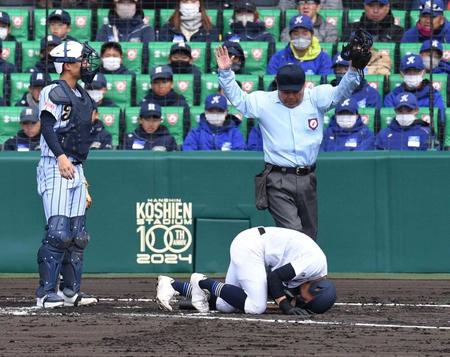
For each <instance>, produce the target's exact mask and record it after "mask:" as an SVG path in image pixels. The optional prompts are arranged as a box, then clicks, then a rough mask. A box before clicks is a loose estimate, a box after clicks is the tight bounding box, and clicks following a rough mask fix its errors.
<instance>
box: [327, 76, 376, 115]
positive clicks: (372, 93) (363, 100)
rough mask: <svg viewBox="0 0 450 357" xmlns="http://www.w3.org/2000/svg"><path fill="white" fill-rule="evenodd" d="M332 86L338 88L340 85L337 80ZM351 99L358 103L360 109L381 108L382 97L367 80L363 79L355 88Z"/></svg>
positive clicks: (332, 82)
mask: <svg viewBox="0 0 450 357" xmlns="http://www.w3.org/2000/svg"><path fill="white" fill-rule="evenodd" d="M330 84H331V85H332V86H333V87H336V86H337V85H338V84H339V83H338V81H337V80H336V79H333V80H332V81H331V82H330ZM351 98H352V99H354V100H355V101H356V102H357V103H358V107H359V108H377V109H380V108H381V104H382V102H381V96H380V93H379V92H378V91H377V90H376V89H375V88H373V87H371V86H370V85H369V83H368V82H367V80H365V79H363V80H362V82H361V84H360V85H359V86H358V87H356V88H355V90H354V91H353V93H352V95H351Z"/></svg>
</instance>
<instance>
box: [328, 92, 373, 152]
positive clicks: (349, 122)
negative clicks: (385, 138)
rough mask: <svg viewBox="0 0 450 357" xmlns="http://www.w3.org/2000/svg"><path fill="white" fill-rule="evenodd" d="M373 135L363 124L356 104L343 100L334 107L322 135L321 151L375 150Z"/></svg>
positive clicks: (350, 100)
mask: <svg viewBox="0 0 450 357" xmlns="http://www.w3.org/2000/svg"><path fill="white" fill-rule="evenodd" d="M374 144H375V135H374V133H373V132H372V130H370V129H369V128H368V127H367V125H366V124H364V123H363V121H362V118H361V116H360V115H359V113H358V103H357V102H356V101H355V100H354V99H351V98H348V99H345V100H344V101H343V102H342V103H340V104H339V105H338V106H337V107H336V111H335V115H334V116H333V117H332V118H331V120H330V124H329V125H328V128H326V129H325V131H324V133H323V140H322V144H321V145H320V150H321V151H365V150H373V149H374V148H375V146H374Z"/></svg>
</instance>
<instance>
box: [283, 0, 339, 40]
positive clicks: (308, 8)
mask: <svg viewBox="0 0 450 357" xmlns="http://www.w3.org/2000/svg"><path fill="white" fill-rule="evenodd" d="M322 2H323V1H321V0H296V1H295V3H296V6H297V10H298V12H299V14H300V15H306V16H309V17H310V18H311V20H312V21H313V24H314V36H316V37H317V39H318V40H319V41H320V42H336V41H337V40H338V30H337V27H336V25H335V24H332V23H328V22H327V21H326V19H325V18H324V17H323V16H322V15H320V13H319V12H320V9H321V8H322V4H321V3H322ZM281 41H283V42H288V41H290V37H289V27H285V28H284V29H283V31H282V32H281Z"/></svg>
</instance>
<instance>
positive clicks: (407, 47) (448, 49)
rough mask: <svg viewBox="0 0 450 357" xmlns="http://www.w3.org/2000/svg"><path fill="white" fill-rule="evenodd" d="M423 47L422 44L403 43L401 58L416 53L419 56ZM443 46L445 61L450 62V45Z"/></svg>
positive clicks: (401, 44) (444, 44) (401, 45)
mask: <svg viewBox="0 0 450 357" xmlns="http://www.w3.org/2000/svg"><path fill="white" fill-rule="evenodd" d="M421 46H422V43H420V42H419V43H416V42H401V43H400V58H401V57H403V56H404V55H406V54H407V53H415V54H419V52H420V47H421ZM442 46H443V47H444V53H443V59H444V60H445V61H449V60H450V43H443V44H442Z"/></svg>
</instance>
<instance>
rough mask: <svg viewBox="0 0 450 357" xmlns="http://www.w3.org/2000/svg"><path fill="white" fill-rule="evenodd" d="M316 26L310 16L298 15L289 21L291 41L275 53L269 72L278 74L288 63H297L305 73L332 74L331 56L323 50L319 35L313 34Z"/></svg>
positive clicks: (269, 65) (267, 71) (270, 62)
mask: <svg viewBox="0 0 450 357" xmlns="http://www.w3.org/2000/svg"><path fill="white" fill-rule="evenodd" d="M313 33H314V26H313V23H312V20H311V18H310V17H309V16H306V15H298V16H294V17H292V18H291V20H290V21H289V36H290V38H291V41H290V42H289V44H288V45H287V46H286V47H285V48H284V49H282V50H280V51H278V52H277V53H275V54H274V55H273V56H272V58H271V59H270V61H269V64H268V66H267V70H266V73H267V74H276V73H277V71H278V69H279V68H281V67H282V66H283V65H285V64H287V63H295V64H296V65H298V66H299V67H301V68H302V69H303V71H304V72H305V74H321V75H328V74H331V72H332V71H331V58H330V56H329V55H328V54H327V53H326V52H324V51H322V49H321V48H320V43H319V40H318V39H317V37H315V36H314V35H313Z"/></svg>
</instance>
